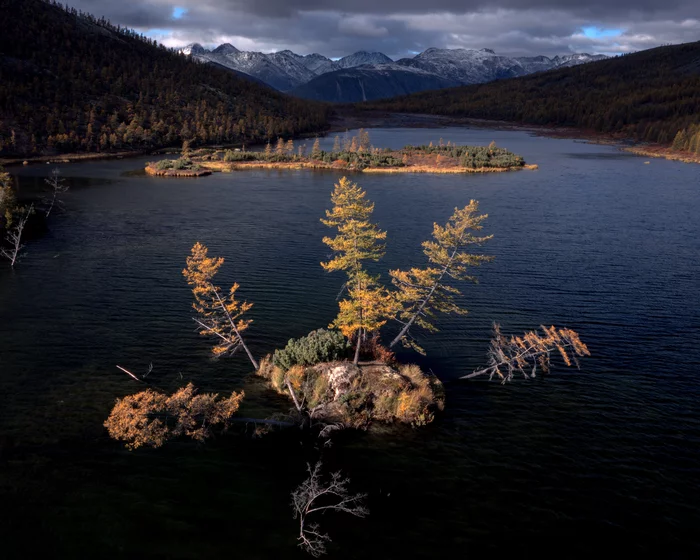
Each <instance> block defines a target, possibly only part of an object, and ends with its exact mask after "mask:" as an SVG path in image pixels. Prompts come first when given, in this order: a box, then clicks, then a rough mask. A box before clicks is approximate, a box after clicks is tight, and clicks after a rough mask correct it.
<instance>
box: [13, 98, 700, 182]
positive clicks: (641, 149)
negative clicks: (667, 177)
mask: <svg viewBox="0 0 700 560" xmlns="http://www.w3.org/2000/svg"><path fill="white" fill-rule="evenodd" d="M447 127H475V128H490V129H494V130H514V131H523V132H530V133H532V134H534V135H537V136H544V137H547V138H562V139H564V138H569V139H576V140H584V141H586V142H589V143H592V144H602V145H610V146H615V147H617V148H619V149H620V150H622V151H625V152H628V153H631V154H635V155H638V156H643V157H654V158H664V159H668V160H672V161H680V162H683V163H700V155H696V154H691V153H689V152H681V151H676V150H673V149H672V148H671V147H670V146H663V145H659V144H646V143H644V142H635V141H634V140H632V139H630V138H629V137H625V136H619V135H618V136H616V135H613V134H607V133H602V132H596V131H593V130H586V129H580V128H571V127H561V126H546V125H533V124H523V123H515V122H508V121H496V120H487V119H475V118H469V117H450V116H443V115H432V114H422V113H415V114H414V113H392V112H381V111H356V110H348V109H347V108H346V109H344V110H343V109H340V110H337V112H336V114H335V115H334V116H333V117H332V118H331V124H330V127H329V128H328V129H326V130H325V131H319V133H318V137H331V136H332V135H333V134H337V133H341V132H345V131H347V130H356V129H360V128H369V129H372V128H426V129H430V128H447ZM312 137H314V136H313V135H312V134H309V133H306V134H303V135H301V136H298V137H294V139H309V138H312ZM255 145H258V144H255ZM259 145H262V144H259ZM200 147H201V148H227V147H238V144H232V145H226V146H222V145H219V144H212V145H207V146H200ZM177 153H179V149H178V148H176V147H169V148H154V149H151V150H130V151H121V152H111V153H110V152H101V153H66V154H56V155H52V156H48V155H45V156H31V157H25V158H22V157H17V158H0V165H3V166H6V167H9V166H15V165H23V164H24V162H27V164H37V163H46V164H51V163H55V164H60V163H80V162H83V161H98V160H112V159H130V158H137V157H143V156H147V155H167V154H177ZM238 165H240V164H238ZM268 167H269V166H268ZM261 168H262V166H261ZM296 168H297V169H303V168H314V169H328V168H327V167H317V166H313V165H301V166H299V167H296ZM331 169H332V168H331Z"/></svg>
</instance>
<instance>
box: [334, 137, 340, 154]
mask: <svg viewBox="0 0 700 560" xmlns="http://www.w3.org/2000/svg"><path fill="white" fill-rule="evenodd" d="M333 151H334V152H339V151H340V136H338V135H337V134H336V135H335V138H334V139H333Z"/></svg>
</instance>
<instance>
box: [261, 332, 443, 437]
mask: <svg viewBox="0 0 700 560" xmlns="http://www.w3.org/2000/svg"><path fill="white" fill-rule="evenodd" d="M365 352H366V353H367V355H366V357H367V358H369V360H368V361H360V362H358V363H357V364H355V363H353V362H352V361H351V360H350V358H351V355H352V348H351V344H350V343H349V341H348V340H347V339H346V338H345V337H344V336H343V335H342V334H341V333H339V332H337V331H332V330H325V329H319V330H317V331H313V332H311V333H309V334H308V335H307V336H305V337H302V338H300V339H296V340H290V341H289V343H288V344H287V346H286V347H285V348H284V349H280V350H277V351H275V353H274V354H273V355H271V356H267V357H266V358H265V359H263V360H262V361H261V363H260V368H259V369H258V372H257V373H258V375H260V376H261V377H263V378H265V379H266V380H267V381H268V383H269V385H270V387H271V388H272V389H274V390H275V391H277V392H278V393H280V394H282V395H285V396H287V397H290V398H291V399H292V400H293V401H294V404H295V406H296V407H297V409H298V410H299V411H300V412H301V411H302V409H303V410H305V411H306V413H307V414H308V415H309V417H310V419H311V421H312V422H318V423H321V424H324V425H333V426H335V427H337V428H356V429H367V428H368V427H369V426H370V425H371V424H372V423H373V422H376V421H378V422H384V423H394V422H399V423H403V424H409V425H412V426H424V425H426V424H429V423H430V422H432V421H433V419H434V417H435V413H436V412H438V411H441V410H443V409H444V406H445V395H444V389H443V385H442V383H441V382H440V380H439V379H438V378H437V377H435V376H434V375H432V374H426V373H424V372H423V371H422V370H421V368H420V367H418V366H417V365H415V364H399V363H398V362H397V361H396V359H395V358H394V354H393V352H390V351H389V350H388V349H386V348H385V347H383V346H382V345H381V344H380V343H379V341H378V338H375V339H369V340H368V341H367V344H366V345H365Z"/></svg>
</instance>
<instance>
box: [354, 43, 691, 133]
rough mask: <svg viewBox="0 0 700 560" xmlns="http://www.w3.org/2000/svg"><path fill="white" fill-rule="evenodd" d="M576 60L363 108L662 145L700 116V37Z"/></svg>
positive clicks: (375, 103) (376, 103)
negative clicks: (561, 128)
mask: <svg viewBox="0 0 700 560" xmlns="http://www.w3.org/2000/svg"><path fill="white" fill-rule="evenodd" d="M572 62H576V61H571V60H564V61H562V62H561V65H562V66H564V67H563V68H560V69H557V70H553V71H550V72H543V73H539V74H535V75H532V76H525V77H520V78H516V79H512V80H502V81H498V82H492V83H488V84H481V85H474V86H466V87H458V88H452V89H447V90H442V91H431V92H425V93H417V94H413V95H410V96H407V97H401V98H396V99H387V100H383V101H377V102H374V103H371V104H366V105H363V106H361V107H365V108H368V109H370V108H374V109H382V110H390V111H401V112H415V113H433V114H442V115H455V116H462V117H471V118H481V119H495V120H503V121H510V122H517V123H526V124H538V125H558V126H575V127H579V128H586V129H590V130H594V131H598V132H603V133H612V134H617V135H621V136H626V137H633V138H637V139H640V140H647V141H652V142H660V143H668V142H671V141H672V140H673V138H674V136H675V135H676V133H677V132H678V131H679V130H681V129H685V128H687V127H688V126H689V125H690V124H692V123H697V122H700V42H697V43H686V44H683V45H674V46H667V47H659V48H656V49H650V50H647V51H642V52H638V53H635V54H630V55H626V56H622V57H617V58H610V59H607V60H600V61H597V62H592V63H590V64H583V65H577V66H574V67H567V66H568V65H569V64H570V63H572Z"/></svg>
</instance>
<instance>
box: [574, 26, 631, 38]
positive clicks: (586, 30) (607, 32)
mask: <svg viewBox="0 0 700 560" xmlns="http://www.w3.org/2000/svg"><path fill="white" fill-rule="evenodd" d="M581 31H583V34H584V35H585V36H586V37H588V38H589V39H601V38H605V37H617V36H618V35H621V34H622V29H605V28H603V27H597V26H595V25H588V26H586V27H582V28H581Z"/></svg>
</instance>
